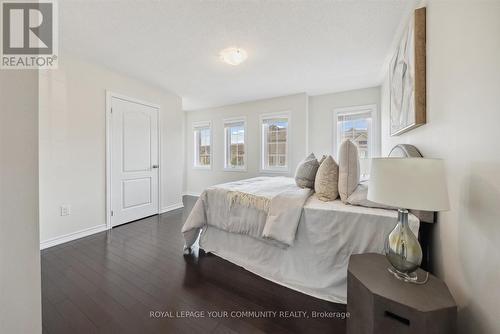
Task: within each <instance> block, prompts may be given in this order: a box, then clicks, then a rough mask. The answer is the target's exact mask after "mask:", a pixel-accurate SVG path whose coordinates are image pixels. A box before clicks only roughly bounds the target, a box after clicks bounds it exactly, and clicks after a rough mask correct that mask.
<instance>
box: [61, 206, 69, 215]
mask: <svg viewBox="0 0 500 334" xmlns="http://www.w3.org/2000/svg"><path fill="white" fill-rule="evenodd" d="M70 214H71V207H70V206H69V205H62V206H61V216H69V215H70Z"/></svg>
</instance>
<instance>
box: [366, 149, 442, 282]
mask: <svg viewBox="0 0 500 334" xmlns="http://www.w3.org/2000/svg"><path fill="white" fill-rule="evenodd" d="M368 199H369V200H370V201H372V202H376V203H380V204H385V205H389V206H392V207H396V208H398V222H397V224H396V226H395V227H394V229H393V230H392V231H391V233H389V235H388V236H387V239H386V244H385V255H386V256H387V260H388V261H389V263H390V264H391V265H392V268H388V270H389V271H390V272H391V273H392V274H394V276H395V277H396V278H398V279H401V280H403V281H406V282H414V283H415V282H417V275H416V273H415V271H416V270H417V269H418V267H419V266H420V263H421V262H422V248H421V247H420V244H419V242H418V239H417V237H416V236H415V235H414V234H413V232H412V231H411V229H410V227H409V225H408V210H409V209H414V210H425V211H446V210H448V209H449V202H448V190H447V187H446V176H445V171H444V164H443V161H442V160H439V159H427V158H375V159H372V164H371V171H370V181H369V184H368Z"/></svg>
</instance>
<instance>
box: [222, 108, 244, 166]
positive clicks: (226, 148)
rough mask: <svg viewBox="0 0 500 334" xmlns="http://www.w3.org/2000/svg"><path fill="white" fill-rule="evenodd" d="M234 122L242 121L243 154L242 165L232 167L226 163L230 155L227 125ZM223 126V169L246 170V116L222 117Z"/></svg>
mask: <svg viewBox="0 0 500 334" xmlns="http://www.w3.org/2000/svg"><path fill="white" fill-rule="evenodd" d="M235 123H243V131H244V136H243V140H244V142H243V147H244V156H243V166H242V167H233V166H231V165H229V164H228V158H229V156H230V147H229V146H228V145H229V143H230V141H229V133H228V129H229V127H227V125H231V124H235ZM223 128H224V171H226V172H246V171H247V156H248V148H247V142H248V141H247V118H246V117H231V118H225V119H223Z"/></svg>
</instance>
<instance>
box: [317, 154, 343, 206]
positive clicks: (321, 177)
mask: <svg viewBox="0 0 500 334" xmlns="http://www.w3.org/2000/svg"><path fill="white" fill-rule="evenodd" d="M338 181H339V166H338V165H337V163H336V162H335V160H333V158H332V157H331V156H328V157H326V158H325V159H324V161H323V162H322V163H321V165H320V166H319V168H318V173H316V180H315V181H314V190H315V191H316V195H317V197H318V198H319V199H320V200H322V201H325V202H328V201H334V200H335V199H337V197H339V188H338Z"/></svg>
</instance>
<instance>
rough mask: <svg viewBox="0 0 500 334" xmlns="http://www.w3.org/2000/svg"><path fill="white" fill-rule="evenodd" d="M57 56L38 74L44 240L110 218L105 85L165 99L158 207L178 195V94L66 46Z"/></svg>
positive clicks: (162, 104) (145, 97)
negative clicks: (63, 212)
mask: <svg viewBox="0 0 500 334" xmlns="http://www.w3.org/2000/svg"><path fill="white" fill-rule="evenodd" d="M59 64H60V65H59V69H57V70H50V71H44V72H41V74H40V239H41V241H42V242H44V241H47V240H51V239H53V238H58V237H60V236H64V235H67V234H71V233H75V232H78V231H82V230H86V229H89V228H94V227H97V228H101V227H103V225H104V224H105V204H106V203H105V202H106V197H105V189H106V188H105V185H106V175H105V161H106V159H105V158H106V156H105V154H106V153H105V152H106V151H105V150H106V147H105V138H106V137H105V134H106V130H105V129H106V128H105V105H106V104H105V101H106V90H111V91H113V92H115V93H120V94H123V95H126V96H130V97H133V98H137V99H141V100H144V101H148V102H151V103H155V104H158V105H160V108H161V109H160V121H161V131H162V133H161V136H162V142H161V156H162V161H161V165H160V167H161V173H162V174H161V179H162V185H161V195H162V196H161V199H162V203H161V207H162V208H168V207H169V206H173V205H177V204H179V203H181V196H182V187H183V170H184V168H183V161H184V114H183V111H182V102H181V99H180V97H178V96H176V95H174V94H171V93H169V92H167V91H164V90H162V89H159V88H157V87H153V86H149V85H147V84H144V83H142V82H141V81H139V80H135V79H133V78H129V77H126V76H123V75H120V74H118V73H115V72H112V71H109V70H107V69H105V68H103V67H99V66H96V65H94V64H90V63H87V62H84V61H81V60H78V59H76V58H75V57H73V56H71V55H68V54H62V56H61V57H60V63H59ZM179 164H180V165H179ZM63 204H67V205H70V206H71V215H70V216H64V217H61V216H60V211H59V210H60V209H59V208H60V206H61V205H63Z"/></svg>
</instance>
